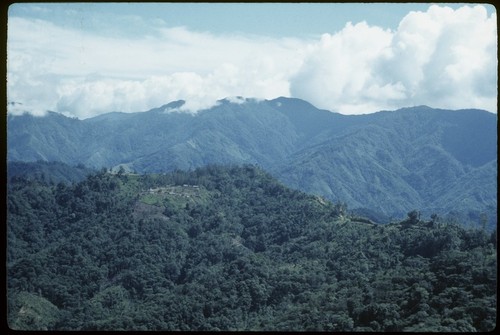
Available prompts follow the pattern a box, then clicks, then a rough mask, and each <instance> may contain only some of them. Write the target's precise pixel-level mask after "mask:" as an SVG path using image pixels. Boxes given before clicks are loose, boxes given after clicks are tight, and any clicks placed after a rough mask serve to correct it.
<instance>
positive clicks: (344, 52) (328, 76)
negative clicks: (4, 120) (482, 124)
mask: <svg viewBox="0 0 500 335" xmlns="http://www.w3.org/2000/svg"><path fill="white" fill-rule="evenodd" d="M7 34H8V35H7V99H8V101H9V102H10V103H9V108H8V113H11V114H20V113H23V112H25V111H28V112H30V113H32V114H34V115H43V114H44V113H45V112H46V111H47V110H51V111H55V112H59V113H63V114H65V115H68V116H72V117H77V118H80V119H85V118H89V117H93V116H96V115H99V114H102V113H107V112H113V111H121V112H141V111H147V110H149V109H152V108H156V107H159V106H162V105H164V104H167V103H169V102H171V101H175V100H180V99H182V100H185V101H186V103H185V105H183V107H182V110H183V111H186V112H196V111H199V110H201V109H205V108H210V107H212V106H214V105H215V104H216V103H217V100H220V99H224V98H228V97H235V96H243V97H247V98H256V99H274V98H277V97H280V96H285V97H294V98H300V99H304V100H307V101H309V102H310V103H312V104H313V105H315V106H316V107H318V108H322V109H327V110H331V111H334V112H338V113H342V114H366V113H373V112H376V111H380V110H394V109H398V108H402V107H409V106H417V105H428V106H431V107H435V108H445V109H462V108H479V109H485V110H487V111H489V112H493V113H496V112H497V91H498V90H497V79H498V78H497V73H498V71H497V68H498V60H497V24H496V9H495V7H494V6H492V5H488V4H466V3H462V4H461V3H453V4H451V3H450V4H444V3H438V4H431V3H428V4H425V3H418V4H416V3H413V4H412V3H399V4H396V3H372V4H366V3H357V4H356V3H233V4H227V3H219V4H213V3H146V4H145V3H66V4H63V3H52V4H50V3H17V4H13V5H11V6H10V7H9V11H8V22H7Z"/></svg>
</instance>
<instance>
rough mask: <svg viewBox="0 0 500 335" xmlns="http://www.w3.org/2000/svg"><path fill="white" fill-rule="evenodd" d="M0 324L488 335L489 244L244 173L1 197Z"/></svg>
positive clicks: (105, 179) (224, 170)
mask: <svg viewBox="0 0 500 335" xmlns="http://www.w3.org/2000/svg"><path fill="white" fill-rule="evenodd" d="M7 209H8V213H7V218H8V221H7V226H8V231H7V233H8V234H7V236H8V237H7V238H8V244H7V245H8V248H7V275H8V278H7V279H8V280H7V282H8V322H9V326H10V327H11V328H14V329H46V330H55V329H57V330H119V329H123V330H282V331H290V330H325V331H490V330H492V329H493V328H494V327H495V325H496V323H495V322H496V320H495V317H496V279H497V272H496V262H497V258H496V255H497V252H496V248H497V244H496V232H494V233H492V234H488V233H486V232H485V231H484V230H477V229H471V230H467V229H464V228H463V227H460V226H457V225H454V224H452V223H449V222H445V221H443V220H442V219H440V218H439V217H436V216H434V217H433V218H432V220H423V219H424V218H421V219H422V221H421V220H419V217H418V213H416V212H411V213H409V215H408V219H407V220H404V221H402V222H398V223H392V224H387V225H374V224H372V223H371V222H370V221H369V220H366V219H363V218H357V217H353V216H350V215H348V214H347V212H346V209H345V206H343V205H340V204H337V205H335V204H333V203H330V202H328V201H326V200H324V199H323V198H320V197H317V196H310V195H306V194H304V193H301V192H298V191H293V190H291V189H288V188H286V187H284V186H283V185H282V184H280V183H279V182H278V181H276V180H275V179H273V178H272V177H271V176H270V175H268V174H266V173H265V172H263V171H262V170H260V169H257V168H255V167H252V166H245V167H215V166H209V167H205V168H201V169H196V170H194V171H192V172H182V171H176V172H173V173H170V174H167V175H143V176H139V175H129V174H123V173H122V172H118V173H117V174H109V173H106V172H105V171H104V170H103V171H101V172H99V173H97V174H94V175H91V176H89V177H88V178H86V179H85V180H83V181H81V182H79V183H76V184H73V185H65V184H63V183H59V184H58V185H52V186H51V185H49V184H45V183H41V182H38V181H37V180H25V179H22V178H14V179H13V180H11V182H10V183H9V185H8V208H7Z"/></svg>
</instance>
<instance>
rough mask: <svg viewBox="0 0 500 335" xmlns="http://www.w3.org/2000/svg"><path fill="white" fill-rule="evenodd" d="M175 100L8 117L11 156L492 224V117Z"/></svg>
mask: <svg viewBox="0 0 500 335" xmlns="http://www.w3.org/2000/svg"><path fill="white" fill-rule="evenodd" d="M182 103H183V102H182V101H179V102H173V103H170V104H168V105H165V106H162V107H160V108H155V109H152V110H150V111H147V112H138V113H130V114H126V113H108V114H103V115H100V116H97V117H94V118H90V119H85V120H78V119H72V118H68V117H65V116H64V115H61V114H57V113H48V115H47V116H45V117H34V116H30V115H22V116H14V115H8V117H7V135H8V141H7V146H8V148H7V149H8V150H7V158H8V160H9V161H16V160H17V161H37V160H45V161H60V162H64V163H67V164H70V165H76V164H78V163H82V164H84V165H85V166H88V167H92V168H96V169H100V168H102V167H107V168H110V167H117V166H118V165H122V166H124V168H126V169H127V170H128V171H137V172H139V173H158V172H169V171H173V170H176V169H182V170H188V169H194V168H197V167H202V166H205V165H207V164H247V163H250V164H258V165H259V166H261V167H263V168H264V169H265V170H266V171H268V172H270V173H271V174H272V175H273V176H275V177H276V178H277V179H278V180H280V181H281V182H283V183H284V184H285V185H287V186H289V187H292V188H294V189H299V190H302V191H304V192H307V193H311V194H317V195H321V196H323V197H326V198H327V199H329V200H331V201H333V202H338V201H342V202H346V203H347V204H348V205H349V208H352V209H355V208H360V207H364V210H365V211H366V210H370V211H372V212H374V214H375V216H376V217H378V216H381V217H383V216H384V215H385V216H388V217H391V216H392V217H394V218H404V217H405V215H406V213H407V212H408V211H410V210H412V209H413V208H419V209H420V210H421V211H422V213H424V214H425V216H429V215H431V214H432V213H434V212H438V213H441V214H442V215H445V214H448V213H450V212H451V211H454V213H453V216H455V217H456V218H459V219H460V220H461V221H465V220H467V221H469V222H477V221H478V220H479V216H480V215H481V214H486V215H487V218H488V220H489V222H490V225H491V227H494V226H495V225H496V221H497V219H496V205H497V187H496V185H497V161H496V158H497V145H496V144H497V127H496V126H497V116H496V115H495V114H493V113H488V112H486V111H481V110H472V109H469V110H457V111H452V110H441V109H433V108H429V107H426V106H418V107H412V108H404V109H400V110H397V111H384V112H378V113H373V114H367V115H341V114H337V113H332V112H329V111H324V110H319V109H317V108H315V107H314V106H312V105H311V104H309V103H307V102H306V101H302V100H299V99H291V98H277V99H273V100H264V101H256V100H251V99H247V100H245V101H244V102H243V101H242V103H231V102H229V101H228V100H221V101H220V103H219V104H218V105H217V106H215V107H213V108H211V109H208V110H203V111H200V112H198V113H197V114H196V115H192V114H187V113H178V112H172V111H173V110H175V109H176V108H177V107H179V106H180V105H181V104H182ZM367 112H372V111H367ZM380 214H383V215H380Z"/></svg>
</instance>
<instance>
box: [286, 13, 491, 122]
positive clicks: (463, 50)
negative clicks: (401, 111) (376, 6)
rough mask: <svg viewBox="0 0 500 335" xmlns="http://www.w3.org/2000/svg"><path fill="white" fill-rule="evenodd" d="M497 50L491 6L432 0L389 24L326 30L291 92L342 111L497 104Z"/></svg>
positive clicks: (292, 84)
mask: <svg viewBox="0 0 500 335" xmlns="http://www.w3.org/2000/svg"><path fill="white" fill-rule="evenodd" d="M496 55H497V29H496V14H493V15H491V16H489V17H488V15H487V12H486V9H485V8H484V7H483V6H479V5H478V6H474V7H470V6H464V7H461V8H459V9H457V10H453V9H451V8H449V7H441V6H436V5H433V6H430V7H429V9H428V10H427V11H426V12H410V13H409V14H408V15H407V16H406V17H405V18H404V19H403V20H402V21H401V23H400V24H399V27H398V29H397V30H396V31H394V32H393V31H390V30H385V31H384V30H381V29H380V28H378V27H371V26H369V25H367V24H366V23H364V22H361V23H358V24H356V25H353V24H351V23H348V24H347V25H346V26H345V28H344V29H343V30H342V31H340V32H338V33H336V34H333V35H330V34H325V35H323V37H322V38H321V41H320V42H319V43H318V44H316V45H315V46H314V47H312V48H311V50H310V51H309V53H308V55H307V56H306V57H305V60H304V65H303V66H302V68H301V69H300V70H299V71H298V72H297V74H296V75H295V76H293V77H292V78H291V80H290V82H291V94H292V95H294V96H297V97H302V98H304V99H308V100H309V101H311V102H312V103H314V104H316V105H317V106H319V107H323V108H329V109H334V110H337V111H339V112H342V113H345V114H358V113H369V112H374V111H377V110H380V109H394V108H399V107H404V106H412V105H422V104H426V105H430V106H433V107H441V108H457V109H459V108H468V107H476V108H482V109H486V110H489V111H491V112H496V108H497V107H496V104H497V99H496V92H497V58H496Z"/></svg>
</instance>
